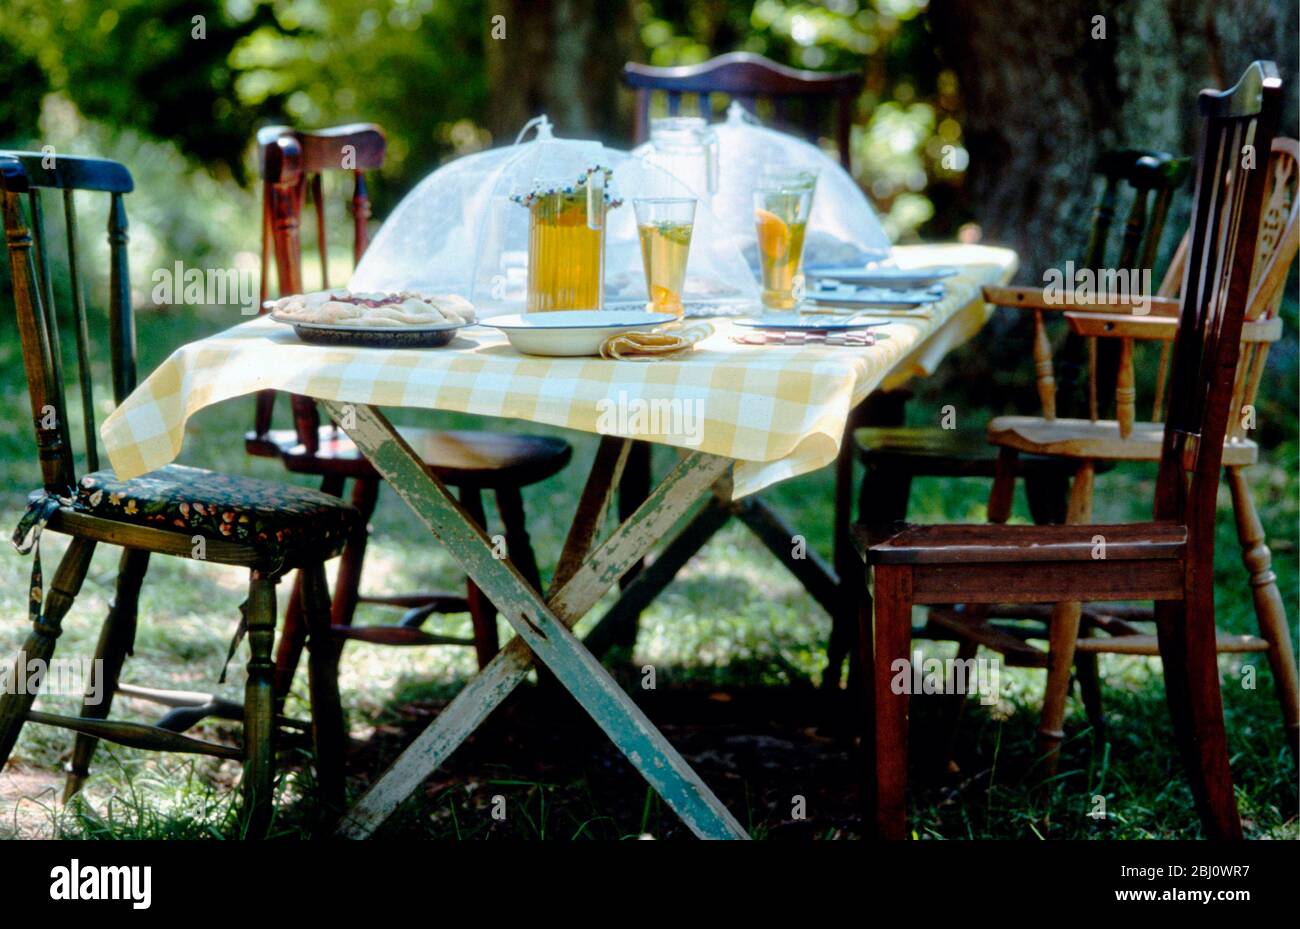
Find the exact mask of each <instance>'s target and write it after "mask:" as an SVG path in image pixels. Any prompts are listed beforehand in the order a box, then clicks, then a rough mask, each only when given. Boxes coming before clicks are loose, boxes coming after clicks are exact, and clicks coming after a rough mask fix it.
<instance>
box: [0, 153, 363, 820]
mask: <svg viewBox="0 0 1300 929" xmlns="http://www.w3.org/2000/svg"><path fill="white" fill-rule="evenodd" d="M0 187H2V191H3V198H4V225H5V234H6V238H7V241H8V251H9V261H10V266H11V269H12V285H13V303H14V307H15V309H16V315H17V322H18V331H19V335H20V338H21V342H22V351H23V364H24V367H25V370H26V375H27V384H28V388H29V392H30V396H31V409H32V418H33V421H34V425H35V430H36V445H37V449H38V452H39V457H40V470H41V476H42V481H43V485H44V486H43V487H42V489H40V490H38V491H35V492H34V493H33V494H32V495H31V497H30V501H29V506H28V509H27V513H26V515H25V516H24V517H23V519H22V521H21V523H20V524H19V527H18V530H17V531H16V532H15V534H14V541H15V544H16V545H17V546H18V548H19V551H22V552H26V551H31V552H33V569H32V583H31V593H30V615H31V620H32V631H31V633H30V635H29V636H28V638H27V641H26V643H25V644H24V646H23V648H22V650H21V651H20V652H19V654H18V656H17V659H16V662H15V664H14V665H12V668H13V670H14V671H15V672H17V670H18V669H19V668H20V667H21V668H29V667H31V666H32V664H31V663H32V662H33V661H35V662H37V666H38V667H39V666H42V665H45V666H48V664H47V663H48V662H49V660H50V658H51V657H52V655H53V653H54V649H55V643H56V641H57V639H58V638H59V635H60V632H61V627H62V621H63V618H64V617H65V616H66V615H67V613H68V610H69V609H70V608H71V606H72V603H73V600H74V599H75V598H76V596H77V594H78V592H79V591H80V589H81V584H82V581H83V580H84V579H85V577H86V573H87V571H88V570H89V568H90V562H91V556H92V555H93V554H94V551H95V548H96V546H97V545H98V544H99V543H108V544H111V545H117V546H120V547H121V548H122V558H121V564H120V569H119V572H118V576H117V585H116V596H115V597H114V599H113V602H112V605H111V606H110V608H109V611H108V616H107V617H106V618H105V620H104V624H103V626H102V629H101V632H100V636H99V644H98V647H97V650H96V655H95V657H96V659H98V660H99V661H100V662H102V663H101V664H100V665H98V673H99V674H100V675H101V676H102V678H103V679H102V681H100V682H99V683H100V685H101V686H100V687H98V688H97V687H95V686H94V682H91V687H89V688H88V689H87V697H86V700H85V702H84V703H83V705H82V710H81V713H80V715H79V716H63V715H56V714H54V713H47V712H44V711H38V710H35V709H33V704H34V701H35V694H34V693H20V692H6V693H5V694H4V695H3V696H0V766H2V765H3V764H4V762H5V761H7V760H8V758H9V755H10V753H11V752H12V751H13V748H14V745H15V743H16V742H17V739H18V734H19V732H20V730H21V729H22V727H23V724H24V723H27V722H33V723H42V724H46V725H52V726H57V727H61V728H65V729H71V730H73V731H74V732H76V733H77V737H76V745H75V748H74V750H73V754H72V761H71V764H70V765H69V770H68V784H67V791H66V794H65V797H71V796H72V795H73V794H75V793H76V792H77V790H78V789H79V788H80V787H81V784H82V782H83V781H84V779H85V777H86V775H87V772H88V766H89V763H90V758H91V755H92V754H93V752H94V750H95V745H96V743H97V741H98V740H99V739H107V740H108V741H111V742H116V743H118V744H122V745H128V746H132V747H135V748H145V749H153V750H158V751H173V752H182V753H190V754H201V755H211V756H216V757H218V758H229V759H237V760H240V761H242V763H243V766H244V779H243V793H244V807H243V818H244V827H245V829H246V830H247V834H249V835H253V836H257V835H261V834H263V833H264V832H265V830H266V827H267V826H268V824H269V822H270V817H271V809H272V807H271V802H272V795H273V786H274V774H275V754H274V752H275V745H276V741H277V739H276V734H277V726H278V724H279V723H282V722H283V723H285V724H290V723H291V721H283V720H278V719H277V718H276V715H275V711H274V699H273V694H272V675H273V672H274V668H275V665H274V662H273V660H272V644H273V639H274V636H275V623H276V605H275V600H276V597H275V588H276V584H277V582H278V581H279V579H280V578H281V577H282V576H283V575H284V574H285V573H286V572H288V571H291V570H299V571H301V572H302V576H303V578H304V582H303V592H304V596H303V600H304V612H305V613H306V616H307V619H308V622H309V626H310V629H311V635H310V638H311V641H312V644H313V645H314V644H315V642H316V641H323V642H325V643H327V644H328V643H329V632H328V630H329V621H330V597H329V589H328V587H327V585H326V581H325V561H326V560H328V559H330V558H333V557H334V556H336V555H338V553H339V552H340V551H341V550H342V548H343V545H344V543H345V542H346V540H347V539H348V538H349V537H350V536H351V535H352V534H353V533H354V532H355V530H356V527H357V525H358V523H359V522H360V514H359V513H358V512H357V511H356V510H355V509H354V508H353V507H351V506H349V505H347V504H345V503H343V502H341V501H340V500H338V499H337V498H336V497H333V496H331V495H329V494H323V493H320V492H319V491H315V490H307V489H301V488H297V487H290V486H286V485H280V484H276V483H272V482H269V481H261V480H254V479H250V478H242V477H231V476H228V475H224V474H217V473H214V472H212V471H206V470H203V469H200V468H191V467H184V466H180V465H169V466H167V467H165V468H160V469H159V470H157V471H153V472H150V473H148V474H145V475H142V476H140V477H136V478H132V479H130V480H119V479H118V478H117V477H115V476H114V474H113V472H112V471H111V470H101V469H100V463H99V455H98V450H97V448H96V438H95V437H96V427H95V409H96V407H95V393H94V385H93V383H92V377H91V374H92V372H91V352H92V347H93V346H95V345H98V344H102V340H99V339H92V337H91V321H90V320H89V319H88V317H87V313H86V308H85V297H84V293H83V290H82V286H81V280H80V277H79V273H78V267H77V252H78V227H77V215H76V206H75V192H77V191H93V192H99V193H107V194H108V195H109V209H108V240H109V255H110V262H111V264H110V287H109V312H108V332H107V340H106V341H107V342H108V344H109V345H110V347H111V366H110V367H111V371H112V379H113V398H114V400H115V401H116V402H118V403H121V401H122V400H123V399H125V397H126V396H127V394H129V393H130V392H131V390H132V389H133V388H134V387H135V382H136V369H135V329H134V322H133V318H132V312H131V303H130V298H131V288H130V279H129V271H128V266H127V249H126V242H127V222H126V208H125V202H124V196H125V194H127V193H129V192H130V191H131V190H132V189H133V182H132V179H131V175H130V173H129V172H128V171H127V170H126V168H125V167H124V166H122V165H120V164H118V163H116V162H112V161H104V160H100V159H94V158H74V157H66V156H58V157H57V158H53V157H47V156H43V155H40V154H32V153H27V152H3V151H0ZM46 190H58V191H61V192H62V201H63V211H64V219H65V225H66V229H67V259H68V268H69V271H70V283H71V300H70V303H71V306H70V309H71V316H72V321H73V327H72V328H73V333H72V335H73V342H74V346H75V359H76V366H77V374H78V377H77V380H76V382H75V384H76V393H75V394H74V396H75V398H76V400H77V401H78V403H79V406H80V414H81V415H80V419H81V421H82V426H83V431H82V434H83V438H84V451H83V452H82V455H81V456H80V462H79V461H78V460H77V457H76V456H74V451H73V444H72V436H73V432H74V430H73V427H72V422H73V420H72V418H71V417H70V415H69V413H70V412H72V407H71V405H70V404H69V403H68V399H67V397H66V396H65V393H64V378H63V361H64V354H65V353H64V351H63V350H62V348H61V345H60V338H59V325H58V312H57V310H56V307H55V304H54V287H53V283H52V277H51V271H50V265H51V262H50V257H49V255H50V240H49V237H47V236H46V235H45V227H44V219H43V214H42V210H41V205H42V203H41V201H42V195H43V193H44V191H46ZM78 464H82V465H84V467H82V468H80V469H79V468H78ZM78 473H80V477H78ZM47 529H48V530H50V531H53V532H58V533H62V534H65V535H68V536H71V539H72V541H71V543H70V544H69V545H68V547H67V550H66V551H65V553H64V555H63V558H62V560H61V561H60V562H59V566H58V568H57V569H56V571H55V573H54V577H53V579H52V580H51V581H50V583H49V585H48V589H47V587H46V585H45V584H44V582H43V577H42V572H41V560H40V537H41V533H42V530H47ZM155 553H157V554H163V555H175V556H179V557H182V558H192V559H196V560H204V561H211V562H215V563H217V564H225V565H237V566H240V567H246V568H248V569H249V593H248V601H247V603H246V604H245V606H244V607H243V620H242V622H241V625H240V630H241V633H243V634H246V636H247V639H248V643H249V651H250V659H249V662H248V679H247V682H246V684H245V686H244V702H243V705H242V707H241V706H240V705H239V704H236V703H233V702H231V701H226V700H222V699H219V698H217V697H214V696H212V695H210V694H184V693H178V692H176V691H170V690H155V689H152V688H147V687H140V686H135V685H129V684H121V683H119V680H118V679H119V675H120V673H121V669H122V665H123V662H124V661H125V658H126V656H127V655H128V654H130V653H131V650H132V648H133V645H134V640H135V631H136V618H137V605H138V598H139V592H140V587H141V583H142V582H143V580H144V575H145V571H146V568H147V567H148V564H149V558H150V556H151V555H153V554H155ZM336 660H337V659H336V655H335V651H334V649H333V648H330V647H326V648H313V649H312V658H311V672H312V675H311V677H312V681H311V691H312V692H311V697H312V725H311V728H312V731H313V735H314V737H315V742H316V748H317V763H318V767H319V771H320V778H319V780H320V783H321V789H322V794H323V795H324V796H325V797H326V799H327V800H329V801H330V802H333V803H338V802H340V801H341V799H342V796H341V795H342V783H341V781H340V780H339V779H338V772H339V771H341V764H340V759H339V752H340V750H341V747H342V716H341V713H340V710H339V697H338V681H337V675H336V668H337V665H336ZM13 679H17V675H15V678H13ZM23 689H27V688H23ZM6 690H10V688H6ZM97 692H98V693H100V694H102V695H103V696H102V699H99V700H97V701H96V700H95V698H94V694H96V693H97ZM115 694H122V695H125V696H129V697H132V698H136V699H144V700H147V701H152V702H155V703H158V704H162V705H164V706H167V707H169V710H168V711H167V712H166V713H165V714H164V715H163V716H162V718H161V719H160V720H159V721H158V722H157V723H156V724H155V725H144V724H141V723H136V722H125V721H117V720H109V719H108V714H109V710H110V707H111V704H112V698H113V696H114V695H115ZM209 716H213V717H218V718H227V719H231V718H233V719H242V721H243V724H244V727H243V733H244V737H243V744H242V746H238V747H236V746H231V745H228V744H224V743H217V742H213V741H208V740H205V739H201V738H196V737H194V736H191V735H187V734H185V733H186V730H188V729H190V728H191V727H193V726H194V725H195V724H196V723H197V722H199V721H200V720H202V719H204V718H206V717H209Z"/></svg>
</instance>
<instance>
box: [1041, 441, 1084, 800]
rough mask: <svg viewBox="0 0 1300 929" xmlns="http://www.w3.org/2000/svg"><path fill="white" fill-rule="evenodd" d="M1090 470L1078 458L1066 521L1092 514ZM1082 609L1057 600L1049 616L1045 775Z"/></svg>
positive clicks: (1053, 756) (1053, 758) (1055, 744)
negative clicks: (1078, 462)
mask: <svg viewBox="0 0 1300 929" xmlns="http://www.w3.org/2000/svg"><path fill="white" fill-rule="evenodd" d="M1094 474H1095V466H1094V464H1093V462H1091V461H1087V460H1085V461H1082V462H1080V464H1079V468H1078V470H1077V471H1076V472H1075V475H1074V483H1073V484H1072V485H1071V487H1070V503H1069V507H1068V509H1067V512H1066V522H1067V523H1070V524H1078V523H1086V522H1088V520H1090V519H1091V518H1092V484H1093V476H1094ZM1082 613H1083V604H1081V603H1079V602H1078V601H1072V602H1066V603H1058V604H1056V605H1055V606H1054V607H1053V608H1052V616H1051V619H1050V620H1049V623H1050V625H1049V627H1048V654H1047V689H1046V690H1045V692H1044V693H1043V711H1042V715H1041V716H1040V717H1039V722H1038V750H1039V754H1040V755H1041V756H1042V758H1043V771H1044V776H1045V777H1047V778H1050V777H1052V776H1053V775H1055V774H1056V771H1057V767H1058V766H1059V764H1060V755H1061V741H1062V740H1063V739H1064V738H1065V732H1064V729H1063V726H1064V725H1065V704H1066V701H1067V700H1068V698H1069V696H1070V672H1071V671H1072V670H1073V669H1074V647H1075V644H1076V643H1077V642H1078V639H1079V619H1080V617H1081V615H1082Z"/></svg>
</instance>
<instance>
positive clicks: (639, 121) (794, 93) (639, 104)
mask: <svg viewBox="0 0 1300 929" xmlns="http://www.w3.org/2000/svg"><path fill="white" fill-rule="evenodd" d="M623 83H625V84H627V86H628V87H631V88H632V89H633V90H635V91H636V123H635V133H636V139H637V141H642V140H644V139H646V138H648V137H649V135H650V98H651V95H652V94H654V92H655V91H661V92H663V94H664V95H665V96H666V97H667V99H668V113H669V115H671V116H676V115H677V114H678V113H679V111H680V110H681V102H682V96H683V95H694V96H696V97H698V98H699V109H700V112H701V114H702V115H703V116H705V118H708V115H709V113H710V107H709V95H710V94H726V95H728V96H729V97H731V98H732V99H733V100H735V101H737V102H739V103H740V105H741V106H743V107H745V109H747V110H749V111H750V112H751V113H754V112H755V111H756V108H757V105H758V103H759V101H770V102H771V105H772V110H773V116H774V120H773V121H774V124H775V125H776V127H777V128H778V129H782V130H784V131H789V132H793V133H794V134H796V135H802V136H804V137H805V138H807V139H808V140H809V141H811V142H814V143H815V142H816V141H817V138H818V135H819V132H820V128H821V126H822V125H823V122H824V120H825V116H826V110H827V109H831V110H833V113H834V116H835V120H834V126H833V132H834V138H835V150H836V152H837V153H838V154H839V158H840V164H842V165H843V166H844V170H846V171H847V170H849V131H850V129H851V128H852V126H853V102H854V101H855V100H857V98H858V94H860V93H861V92H862V75H861V74H860V73H858V72H857V71H801V70H799V69H797V68H789V67H786V66H785V65H781V64H777V63H776V62H775V61H772V60H771V59H769V58H764V57H763V56H762V55H755V54H753V53H752V52H728V53H727V54H725V55H719V56H717V57H716V58H710V59H709V60H708V61H703V62H700V63H699V64H694V65H679V66H677V67H673V68H656V67H654V66H652V65H645V64H639V63H637V62H635V61H629V62H628V63H627V64H625V65H624V66H623ZM795 110H799V111H800V112H798V113H795V112H794V111H795ZM796 116H797V117H798V124H796V123H795V122H794V119H795V117H796Z"/></svg>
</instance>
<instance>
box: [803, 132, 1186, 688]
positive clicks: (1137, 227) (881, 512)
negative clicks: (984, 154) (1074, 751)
mask: <svg viewBox="0 0 1300 929" xmlns="http://www.w3.org/2000/svg"><path fill="white" fill-rule="evenodd" d="M1190 170H1191V162H1190V160H1189V159H1186V158H1178V157H1175V156H1173V155H1170V154H1167V153H1164V152H1154V151H1143V150H1135V149H1123V150H1118V151H1109V152H1105V153H1103V154H1102V155H1101V157H1100V158H1098V160H1097V166H1096V175H1097V179H1098V181H1099V184H1100V187H1101V194H1100V196H1099V198H1098V200H1097V204H1096V207H1095V209H1094V211H1093V218H1092V226H1091V228H1090V229H1089V234H1088V239H1087V246H1086V249H1085V251H1084V255H1083V261H1082V262H1081V264H1080V265H1079V267H1080V268H1090V269H1100V268H1105V267H1117V268H1137V269H1139V270H1147V271H1150V270H1151V269H1152V268H1153V267H1154V265H1155V261H1156V256H1157V254H1158V252H1159V248H1160V241H1161V235H1162V232H1163V230H1164V226H1165V219H1166V216H1167V214H1168V210H1169V206H1170V202H1171V200H1172V197H1173V194H1174V193H1175V191H1177V190H1178V189H1179V188H1181V187H1182V186H1183V185H1184V183H1185V182H1186V180H1187V177H1188V175H1189V173H1190ZM1123 200H1128V204H1129V205H1128V209H1127V212H1126V213H1125V216H1124V222H1123V225H1122V226H1121V227H1120V228H1119V229H1118V230H1117V229H1115V228H1114V223H1115V218H1116V215H1117V211H1118V210H1119V208H1120V207H1121V206H1122V201H1123ZM1116 239H1117V240H1118V241H1117V242H1116V241H1112V240H1116ZM1112 248H1114V250H1112ZM1108 255H1109V258H1110V259H1111V260H1108ZM1034 293H1041V292H1040V291H1035V290H1034V289H1033V288H1021V287H989V288H986V289H985V292H984V296H985V299H986V300H987V301H988V302H989V303H991V304H994V305H996V306H1010V307H1023V306H1025V305H1026V300H1028V299H1030V297H1029V296H1027V295H1032V294H1034ZM1032 302H1035V303H1037V304H1041V303H1042V301H1041V300H1038V301H1032ZM1053 309H1060V308H1059V307H1049V308H1047V309H1046V310H1040V311H1038V312H1036V313H1035V314H1034V342H1033V344H1034V352H1035V355H1034V358H1035V365H1036V369H1037V372H1038V377H1039V379H1040V381H1041V379H1042V378H1043V377H1049V378H1050V377H1051V373H1050V372H1049V371H1048V370H1047V369H1048V368H1050V366H1051V354H1050V352H1051V342H1052V338H1051V332H1050V331H1049V327H1048V323H1047V320H1046V319H1045V315H1049V314H1050V315H1059V314H1055V313H1050V311H1051V310H1053ZM1083 342H1084V340H1083V339H1079V338H1071V339H1068V340H1067V341H1066V344H1065V346H1064V350H1065V351H1066V352H1068V353H1069V355H1070V356H1071V357H1070V359H1069V360H1070V362H1071V363H1070V364H1068V365H1067V366H1066V370H1067V372H1068V375H1067V377H1066V378H1064V379H1063V384H1062V389H1061V390H1060V391H1053V393H1052V394H1050V395H1042V396H1041V399H1040V402H1041V404H1042V414H1043V415H1048V412H1049V411H1052V415H1055V413H1054V410H1055V406H1056V404H1057V403H1058V397H1059V398H1060V402H1061V403H1062V405H1063V406H1064V405H1067V404H1069V405H1072V406H1073V407H1075V408H1077V407H1078V406H1079V405H1080V402H1081V398H1082V395H1083V393H1084V388H1083V385H1082V384H1080V383H1079V380H1080V378H1079V377H1078V376H1077V373H1076V372H1077V370H1078V369H1079V367H1081V365H1080V364H1079V362H1078V360H1077V357H1076V356H1077V355H1078V354H1080V349H1081V346H1082V343H1083ZM1086 344H1087V349H1088V358H1089V370H1091V371H1094V372H1096V371H1098V370H1113V369H1114V367H1115V364H1116V360H1117V359H1116V357H1115V356H1116V353H1115V352H1106V351H1103V352H1102V353H1101V355H1100V356H1099V355H1098V353H1097V349H1096V340H1095V339H1089V340H1087V343H1086ZM1099 359H1100V361H1101V363H1102V364H1101V366H1100V367H1098V360H1099ZM1040 394H1042V390H1041V388H1040ZM1105 400H1106V398H1105V397H1104V395H1103V396H1102V397H1100V398H1099V397H1098V395H1097V393H1096V391H1095V390H1093V391H1091V392H1090V393H1089V395H1088V403H1089V405H1090V407H1091V408H1092V409H1094V410H1095V409H1096V408H1097V407H1098V404H1099V403H1104V402H1105ZM853 439H854V445H855V447H856V452H857V455H858V459H859V460H860V461H861V462H862V464H863V465H864V473H863V476H862V484H861V490H860V491H859V495H858V501H859V503H858V522H859V523H861V524H863V525H866V526H869V527H871V528H872V531H873V532H875V533H876V534H877V537H879V538H883V537H884V536H885V535H887V534H889V533H890V532H891V531H892V527H893V526H894V525H895V524H896V523H898V522H901V521H902V520H904V519H906V518H907V504H908V500H909V497H910V493H911V487H912V481H913V480H914V479H915V478H919V477H983V478H989V479H992V478H993V477H994V475H995V474H996V473H997V464H998V449H997V447H996V446H994V445H991V444H989V442H988V439H987V438H986V435H985V433H984V432H983V431H979V432H976V431H973V430H969V429H961V428H958V429H942V428H939V427H930V426H868V427H866V428H863V429H859V430H857V432H855V433H854V436H853ZM1111 466H1112V465H1110V464H1109V463H1106V464H1103V465H1101V467H1102V468H1103V469H1108V468H1109V467H1111ZM1016 468H1017V471H1016V473H1017V474H1018V475H1020V476H1021V477H1023V478H1024V480H1025V494H1026V497H1027V500H1028V503H1029V510H1030V513H1031V515H1032V516H1033V519H1034V522H1036V523H1039V524H1044V523H1060V522H1064V521H1065V510H1066V498H1067V496H1068V491H1069V486H1070V479H1071V477H1073V475H1074V472H1075V464H1074V462H1072V461H1070V460H1068V459H1063V458H1058V457H1054V456H1051V455H1032V454H1027V455H1023V456H1020V457H1019V458H1017V460H1016ZM1013 612H1020V613H1028V614H1029V615H1031V616H1033V615H1038V614H1042V613H1043V610H1042V609H1040V608H1036V607H1026V608H1022V609H1021V610H1019V611H1013ZM931 616H932V622H931V623H930V625H929V628H928V631H927V633H926V637H934V638H950V637H953V636H954V635H958V636H959V637H960V631H958V632H954V630H953V625H954V624H955V623H957V622H958V620H957V618H956V617H953V616H952V615H951V614H950V612H949V611H945V610H932V611H931ZM962 641H969V640H968V639H962ZM851 646H852V641H851V639H850V637H848V636H844V637H841V638H839V639H837V640H835V641H833V642H832V643H831V647H830V649H828V674H827V678H828V679H829V680H830V681H831V682H832V684H833V683H834V682H837V681H838V675H839V669H840V667H841V665H842V664H843V661H844V657H845V655H846V654H848V653H849V651H850V649H851ZM965 647H966V648H968V649H969V648H971V647H973V646H970V645H966V646H965ZM1008 657H1009V658H1010V659H1011V660H1013V661H1021V660H1023V661H1025V662H1027V663H1030V664H1036V663H1038V662H1040V661H1042V660H1043V659H1042V658H1041V656H1038V655H1036V654H1035V653H1033V651H1032V650H1030V649H1027V648H1026V649H1021V650H1012V651H1011V653H1010V654H1009V656H1008ZM1092 669H1093V666H1092V665H1090V664H1088V663H1087V661H1086V659H1085V661H1084V665H1083V667H1082V668H1081V669H1080V671H1081V680H1083V681H1084V683H1085V687H1084V692H1085V693H1086V694H1088V695H1089V697H1091V695H1092V694H1093V693H1094V692H1095V688H1093V687H1091V686H1089V684H1090V683H1091V681H1092V679H1093V675H1092V673H1091V672H1092ZM1089 705H1090V707H1091V706H1092V703H1091V701H1090V703H1089Z"/></svg>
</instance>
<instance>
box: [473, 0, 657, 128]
mask: <svg viewBox="0 0 1300 929" xmlns="http://www.w3.org/2000/svg"><path fill="white" fill-rule="evenodd" d="M497 17H504V21H502V20H500V19H497ZM502 26H504V30H505V38H499V37H498V38H494V35H493V33H494V28H495V29H496V30H497V35H498V36H499V34H500V28H501V27H502ZM486 42H487V71H488V87H489V93H490V99H491V107H492V109H491V112H490V113H489V114H488V129H489V130H490V131H491V132H492V135H493V138H494V139H496V140H497V141H508V140H510V139H513V138H514V135H515V134H516V133H517V132H518V131H519V130H520V128H522V126H523V124H524V123H525V122H527V121H528V120H529V119H531V118H532V117H534V116H538V115H541V114H542V113H545V114H546V115H547V116H548V117H550V120H551V123H552V124H553V125H554V126H555V131H556V134H557V135H559V136H562V137H570V138H600V139H603V140H606V141H614V140H624V139H625V138H626V137H627V135H628V130H627V125H628V122H629V117H630V108H629V105H628V102H627V100H626V99H625V97H626V96H627V95H625V94H620V93H619V92H618V88H619V86H620V84H619V74H620V73H621V71H622V68H623V62H624V61H627V60H628V59H629V58H630V57H631V53H632V52H633V50H634V49H635V48H636V31H635V23H634V21H633V17H632V4H631V0H489V3H488V23H487V39H486Z"/></svg>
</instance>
